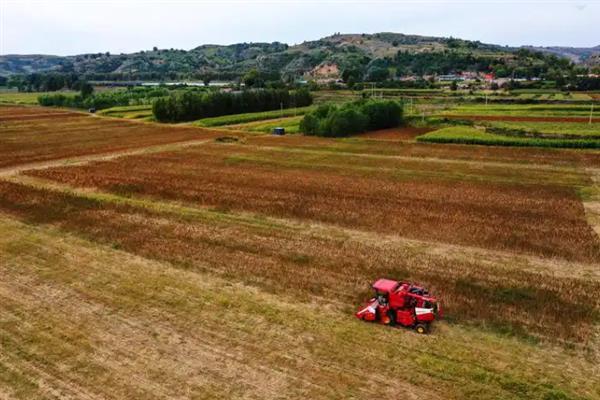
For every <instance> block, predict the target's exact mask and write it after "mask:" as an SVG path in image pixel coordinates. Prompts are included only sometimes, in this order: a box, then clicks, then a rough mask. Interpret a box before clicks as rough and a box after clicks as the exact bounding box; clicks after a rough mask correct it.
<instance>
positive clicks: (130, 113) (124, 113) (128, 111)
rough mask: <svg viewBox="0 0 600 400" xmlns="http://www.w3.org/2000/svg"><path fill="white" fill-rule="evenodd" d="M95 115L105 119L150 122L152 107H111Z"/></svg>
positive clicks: (146, 105) (145, 105)
mask: <svg viewBox="0 0 600 400" xmlns="http://www.w3.org/2000/svg"><path fill="white" fill-rule="evenodd" d="M97 114H98V115H102V116H105V117H115V118H125V119H140V120H151V119H152V118H153V115H152V105H150V104H143V105H137V106H120V107H111V108H107V109H104V110H100V111H98V112H97Z"/></svg>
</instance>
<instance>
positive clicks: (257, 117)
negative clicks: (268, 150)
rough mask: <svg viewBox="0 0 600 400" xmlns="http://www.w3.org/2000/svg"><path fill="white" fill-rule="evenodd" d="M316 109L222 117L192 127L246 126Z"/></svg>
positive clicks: (204, 119) (302, 108)
mask: <svg viewBox="0 0 600 400" xmlns="http://www.w3.org/2000/svg"><path fill="white" fill-rule="evenodd" d="M313 109H314V106H308V107H298V108H287V109H283V110H273V111H263V112H254V113H245V114H234V115H223V116H220V117H212V118H203V119H200V120H198V121H195V122H192V125H196V126H202V127H214V126H225V125H237V124H244V123H247V122H255V121H262V120H268V119H276V118H283V117H293V116H297V115H303V114H306V113H307V112H309V111H311V110H313Z"/></svg>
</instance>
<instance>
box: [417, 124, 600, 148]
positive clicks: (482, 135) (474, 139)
mask: <svg viewBox="0 0 600 400" xmlns="http://www.w3.org/2000/svg"><path fill="white" fill-rule="evenodd" d="M417 141H420V142H428V143H457V144H481V145H491V146H525V147H530V146H531V147H565V148H593V149H599V148H600V139H544V138H530V137H519V136H508V135H502V134H495V133H491V132H486V131H485V130H483V129H477V128H472V127H465V126H456V127H448V128H442V129H438V130H436V131H433V132H429V133H426V134H425V135H421V136H419V137H417Z"/></svg>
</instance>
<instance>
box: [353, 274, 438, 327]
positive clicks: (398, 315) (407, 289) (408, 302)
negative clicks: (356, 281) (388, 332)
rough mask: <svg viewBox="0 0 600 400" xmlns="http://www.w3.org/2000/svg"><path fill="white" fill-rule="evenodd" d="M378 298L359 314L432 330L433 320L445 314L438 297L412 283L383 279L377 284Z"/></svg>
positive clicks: (363, 318) (375, 319) (383, 322)
mask: <svg viewBox="0 0 600 400" xmlns="http://www.w3.org/2000/svg"><path fill="white" fill-rule="evenodd" d="M373 289H374V290H375V297H373V298H371V299H370V300H369V301H368V302H367V304H365V306H364V307H362V308H361V309H360V310H359V311H358V312H357V313H356V316H357V317H358V318H359V319H362V320H363V321H371V322H379V323H380V324H384V325H392V326H393V325H400V326H404V327H409V328H413V329H414V330H415V331H417V333H428V332H429V329H430V325H431V323H432V322H433V321H434V320H435V319H436V318H440V317H441V316H442V310H441V307H440V304H439V302H438V301H437V299H436V298H435V297H433V296H431V295H430V294H429V292H427V290H425V289H424V288H422V287H420V286H416V285H413V284H411V283H409V282H397V281H393V280H390V279H379V280H378V281H376V282H375V283H374V284H373Z"/></svg>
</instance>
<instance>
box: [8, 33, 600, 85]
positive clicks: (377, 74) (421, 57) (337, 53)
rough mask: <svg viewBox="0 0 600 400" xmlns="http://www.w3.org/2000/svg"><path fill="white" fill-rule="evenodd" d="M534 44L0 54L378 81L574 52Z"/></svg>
mask: <svg viewBox="0 0 600 400" xmlns="http://www.w3.org/2000/svg"><path fill="white" fill-rule="evenodd" d="M538 50H539V49H532V50H528V49H524V48H508V47H504V46H498V45H493V44H484V43H481V42H479V41H467V40H460V39H455V38H440V37H427V36H417V35H404V34H399V33H376V34H335V35H333V36H329V37H325V38H322V39H319V40H314V41H307V42H304V43H301V44H298V45H294V46H289V45H287V44H284V43H279V42H273V43H237V44H232V45H227V46H222V45H202V46H198V47H196V48H194V49H191V50H187V51H186V50H181V49H158V48H154V49H152V50H147V51H140V52H137V53H131V54H111V53H108V52H106V53H94V54H81V55H76V56H68V57H56V56H44V55H35V56H31V55H24V56H21V55H5V56H0V76H9V75H14V74H31V73H47V72H55V73H61V74H66V75H68V76H75V77H76V76H80V75H86V77H87V78H88V79H90V80H107V79H108V80H110V79H120V80H131V79H150V80H158V79H181V78H195V79H202V80H205V81H210V80H214V79H216V78H217V77H218V78H219V79H232V78H237V77H240V76H242V75H244V74H245V73H247V72H249V71H251V70H259V71H262V72H264V73H265V74H266V75H267V76H268V77H269V76H270V78H271V79H272V78H277V77H280V76H281V77H298V76H301V75H303V74H306V73H311V74H313V75H316V76H321V75H327V74H330V73H333V74H334V75H339V74H342V75H344V79H348V78H350V77H352V79H355V80H361V79H367V80H377V79H380V78H382V77H383V75H385V74H388V75H394V74H398V75H400V74H406V73H414V74H423V73H438V74H446V73H449V72H453V71H456V70H468V71H485V72H494V73H495V74H496V75H497V76H514V77H527V76H536V75H539V74H553V73H555V72H556V71H557V70H563V72H564V70H565V69H567V70H568V69H570V66H569V63H570V61H573V58H572V57H571V58H563V56H566V57H569V54H570V53H564V52H563V53H564V54H563V53H561V52H557V51H544V52H541V51H538ZM596 53H597V52H596V51H594V50H593V49H592V50H590V54H588V55H587V56H586V58H585V60H586V62H587V63H588V66H590V67H593V66H594V65H593V60H595V59H596V58H595V57H594V54H596ZM586 54H587V53H586ZM557 55H558V56H557ZM590 63H592V64H590ZM329 65H332V66H333V67H331V68H329V67H328V66H329ZM34 85H35V82H34ZM37 90H41V89H40V88H38V89H37Z"/></svg>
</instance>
